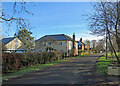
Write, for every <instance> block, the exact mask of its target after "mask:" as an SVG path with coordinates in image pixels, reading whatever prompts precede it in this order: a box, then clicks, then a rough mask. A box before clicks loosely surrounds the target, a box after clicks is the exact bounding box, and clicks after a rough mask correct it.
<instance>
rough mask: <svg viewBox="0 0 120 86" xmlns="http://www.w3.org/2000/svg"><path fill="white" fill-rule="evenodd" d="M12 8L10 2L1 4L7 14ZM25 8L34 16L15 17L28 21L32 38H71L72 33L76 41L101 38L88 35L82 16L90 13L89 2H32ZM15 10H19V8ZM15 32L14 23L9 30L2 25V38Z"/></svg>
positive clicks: (84, 17) (84, 19) (86, 23)
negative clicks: (64, 35)
mask: <svg viewBox="0 0 120 86" xmlns="http://www.w3.org/2000/svg"><path fill="white" fill-rule="evenodd" d="M12 6H13V3H12V2H4V3H2V8H4V9H5V11H6V12H7V13H9V14H12V13H13V11H12V10H11V9H12ZM27 8H28V10H29V11H31V12H33V13H34V15H28V14H25V13H22V14H19V15H18V14H17V15H15V16H22V17H24V18H26V19H28V20H29V22H30V25H31V27H32V29H31V31H32V32H33V35H32V36H33V37H35V39H38V38H40V37H42V36H44V35H51V34H66V35H68V36H71V37H72V34H73V33H75V34H76V40H79V39H80V38H83V40H86V39H89V40H93V39H96V40H97V39H101V37H96V36H92V35H90V34H89V32H90V31H89V29H88V21H87V20H86V16H83V15H84V14H89V13H92V10H93V9H92V6H91V4H90V2H34V3H31V4H28V5H27ZM16 9H17V10H19V7H18V8H16ZM6 31H8V34H9V35H8V34H6ZM16 31H17V30H16V27H15V24H14V23H13V24H12V25H11V27H10V29H9V30H8V27H7V26H6V24H5V23H3V24H2V35H3V36H5V37H12V36H14V33H15V32H16Z"/></svg>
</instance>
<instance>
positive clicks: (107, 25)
mask: <svg viewBox="0 0 120 86" xmlns="http://www.w3.org/2000/svg"><path fill="white" fill-rule="evenodd" d="M92 6H93V7H94V10H95V11H94V13H93V14H91V15H90V16H89V19H90V25H89V26H90V31H91V32H92V34H94V35H98V36H100V35H102V36H103V35H105V32H106V33H107V35H108V39H109V43H110V45H111V48H112V50H113V51H114V54H115V56H116V58H117V61H118V63H120V61H119V57H118V55H117V54H116V50H115V48H114V46H113V44H112V41H111V35H114V36H115V37H116V44H117V45H118V48H119V49H120V40H119V39H120V33H119V31H120V28H119V27H120V17H119V16H120V2H98V3H95V4H92Z"/></svg>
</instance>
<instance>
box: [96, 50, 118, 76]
mask: <svg viewBox="0 0 120 86" xmlns="http://www.w3.org/2000/svg"><path fill="white" fill-rule="evenodd" d="M117 54H120V52H119V53H117ZM115 61H117V59H116V57H115V56H114V55H111V54H110V53H108V59H106V57H105V55H104V56H102V57H100V58H99V59H98V61H97V62H96V71H95V73H97V74H103V75H106V74H107V66H108V65H113V64H112V62H115Z"/></svg>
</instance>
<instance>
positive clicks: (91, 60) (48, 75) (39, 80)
mask: <svg viewBox="0 0 120 86" xmlns="http://www.w3.org/2000/svg"><path fill="white" fill-rule="evenodd" d="M101 55H103V54H102V53H100V54H93V55H89V56H85V57H81V58H69V61H66V62H61V63H58V64H56V65H53V66H50V67H49V68H45V69H42V70H40V71H36V72H33V73H30V74H27V75H24V76H22V77H21V78H17V79H12V80H8V81H4V82H3V84H83V85H85V84H92V83H93V81H91V82H90V79H91V75H92V72H93V70H94V65H95V62H96V60H97V59H98V58H99V57H100V56H101ZM93 84H94V83H93Z"/></svg>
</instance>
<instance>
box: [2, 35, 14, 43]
mask: <svg viewBox="0 0 120 86" xmlns="http://www.w3.org/2000/svg"><path fill="white" fill-rule="evenodd" d="M14 38H16V37H9V38H3V39H2V40H1V41H2V43H3V44H7V43H9V42H10V41H12V40H13V39H14Z"/></svg>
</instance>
